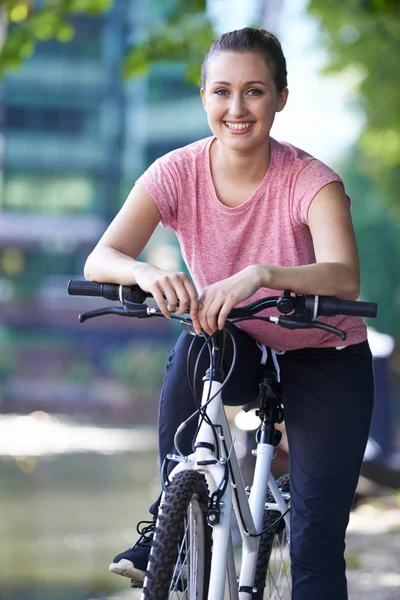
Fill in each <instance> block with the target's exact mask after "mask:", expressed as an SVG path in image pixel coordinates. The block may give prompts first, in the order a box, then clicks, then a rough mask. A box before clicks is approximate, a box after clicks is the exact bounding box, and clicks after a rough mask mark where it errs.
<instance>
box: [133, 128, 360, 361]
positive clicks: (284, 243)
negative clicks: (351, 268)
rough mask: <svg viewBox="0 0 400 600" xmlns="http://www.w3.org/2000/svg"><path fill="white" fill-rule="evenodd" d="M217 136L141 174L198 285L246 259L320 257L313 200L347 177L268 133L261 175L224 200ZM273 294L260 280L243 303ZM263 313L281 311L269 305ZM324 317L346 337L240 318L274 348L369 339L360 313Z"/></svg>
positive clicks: (303, 261)
mask: <svg viewBox="0 0 400 600" xmlns="http://www.w3.org/2000/svg"><path fill="white" fill-rule="evenodd" d="M213 139H214V138H213V137H209V138H205V139H202V140H200V141H198V142H195V143H193V144H189V145H188V146H185V147H183V148H179V149H178V150H174V151H172V152H169V153H168V154H166V155H165V156H163V157H161V158H159V159H158V160H156V161H155V162H154V163H153V164H152V165H151V166H150V167H149V169H148V170H147V171H146V172H145V173H144V174H143V175H142V176H141V177H140V178H139V179H138V180H137V182H136V184H137V185H141V186H142V187H144V188H145V189H146V190H147V191H148V192H149V193H150V195H151V196H152V197H153V198H154V201H155V202H156V204H157V206H158V208H159V211H160V214H161V223H162V225H163V226H164V227H167V226H168V227H171V228H172V229H173V230H174V231H175V233H176V235H177V237H178V240H179V243H180V247H181V251H182V255H183V258H184V260H185V262H186V265H187V267H188V269H189V271H190V274H191V276H192V279H193V281H194V283H195V285H196V288H197V290H198V291H199V292H201V290H202V289H204V288H205V287H206V286H208V285H210V284H212V283H215V282H217V281H221V280H222V279H225V278H227V277H230V276H231V275H233V274H235V273H237V272H238V271H240V270H242V269H244V268H245V267H247V266H248V265H254V264H267V265H277V266H299V265H307V264H310V263H315V255H314V249H313V243H312V239H311V234H310V230H309V228H308V224H307V212H308V208H309V206H310V204H311V202H312V200H313V198H314V196H315V195H316V194H317V192H318V191H319V190H320V189H321V188H322V187H324V186H325V185H327V184H328V183H330V182H332V181H340V182H341V181H342V180H341V179H340V177H339V175H337V174H336V173H334V171H332V170H331V169H330V168H329V167H327V166H326V165H325V164H323V163H322V162H320V161H319V160H316V159H315V158H313V157H312V156H310V155H309V154H307V153H306V152H303V151H302V150H299V149H298V148H295V147H294V146H292V145H290V144H287V143H282V142H277V141H276V140H274V139H272V138H271V140H270V144H271V163H270V166H269V169H268V171H267V173H266V174H265V176H264V178H263V180H262V182H261V183H260V185H259V187H258V188H257V190H256V191H255V192H254V193H253V194H252V195H251V196H250V197H249V198H248V199H247V200H246V201H245V202H244V203H243V204H241V205H240V206H236V207H234V208H230V207H228V206H225V205H224V204H222V203H221V202H220V201H219V199H218V197H217V195H216V192H215V188H214V185H213V181H212V177H211V169H210V154H209V151H210V146H211V142H212V141H213ZM326 226H327V227H329V223H327V225H326ZM268 295H273V296H277V295H279V291H278V292H277V291H276V290H270V289H267V288H261V289H260V290H258V291H257V293H256V294H254V295H253V296H252V297H251V298H249V299H248V300H245V301H244V302H242V303H241V304H248V303H249V302H252V301H253V300H256V299H258V298H262V297H264V296H268ZM266 314H279V313H278V312H277V311H276V310H273V309H271V310H269V311H268V313H266ZM322 320H323V321H324V322H326V323H329V324H330V325H333V326H335V327H339V328H340V329H343V330H344V331H346V332H347V340H346V341H345V342H342V340H341V339H340V338H339V337H337V336H334V335H332V334H330V333H327V332H325V331H320V330H317V329H312V330H287V329H283V328H282V327H279V326H277V325H274V324H272V323H265V322H262V321H244V322H242V323H239V324H238V326H239V327H240V328H241V329H243V330H244V331H247V332H248V333H249V334H250V335H251V336H252V337H253V338H254V339H256V340H257V341H259V342H261V343H263V344H266V345H268V346H270V347H272V348H275V349H277V350H295V349H298V348H309V347H330V346H339V345H342V344H346V345H349V344H356V343H358V342H361V341H364V340H365V339H366V325H365V323H364V321H363V319H361V318H359V317H341V316H338V317H329V318H324V319H322Z"/></svg>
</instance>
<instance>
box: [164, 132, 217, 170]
mask: <svg viewBox="0 0 400 600" xmlns="http://www.w3.org/2000/svg"><path fill="white" fill-rule="evenodd" d="M211 140H212V137H207V138H203V139H201V140H197V141H196V142H192V143H190V144H187V145H186V146H182V147H181V148H177V149H176V150H172V151H171V152H168V153H167V154H164V155H163V156H161V157H160V158H159V159H157V161H156V163H158V164H159V165H160V166H161V165H164V166H165V167H167V168H169V169H171V170H173V171H178V172H179V171H186V170H187V169H193V167H194V166H195V165H196V164H198V163H200V162H202V161H203V159H204V155H205V152H206V149H207V148H208V146H209V144H210V143H211Z"/></svg>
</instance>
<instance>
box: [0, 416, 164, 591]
mask: <svg viewBox="0 0 400 600" xmlns="http://www.w3.org/2000/svg"><path fill="white" fill-rule="evenodd" d="M0 440H1V441H0V481H1V482H2V484H1V489H0V600H100V599H101V600H104V599H106V598H107V600H114V599H115V600H117V598H118V600H122V599H125V598H130V599H131V600H134V599H135V598H137V597H139V596H138V594H136V593H135V592H133V591H131V590H130V589H129V581H128V580H127V579H125V578H122V577H117V576H115V575H112V574H110V573H109V572H108V565H109V563H110V561H111V559H112V558H113V556H114V555H115V554H117V553H118V552H120V551H121V550H124V549H125V548H127V547H128V546H131V545H132V543H133V542H134V541H135V540H136V539H137V537H138V536H137V533H136V523H137V522H138V521H139V520H140V519H147V518H148V512H147V510H148V506H149V503H150V501H151V500H152V499H153V498H155V497H156V496H157V494H158V491H159V480H158V464H157V451H156V431H155V429H151V428H135V429H124V430H118V429H115V428H104V427H93V426H90V427H88V426H82V425H78V424H76V423H71V422H70V421H68V420H65V419H64V420H63V419H61V420H60V419H55V418H53V417H51V416H49V415H47V416H46V415H45V414H43V413H40V414H35V415H33V416H31V417H29V418H28V417H4V416H3V417H0Z"/></svg>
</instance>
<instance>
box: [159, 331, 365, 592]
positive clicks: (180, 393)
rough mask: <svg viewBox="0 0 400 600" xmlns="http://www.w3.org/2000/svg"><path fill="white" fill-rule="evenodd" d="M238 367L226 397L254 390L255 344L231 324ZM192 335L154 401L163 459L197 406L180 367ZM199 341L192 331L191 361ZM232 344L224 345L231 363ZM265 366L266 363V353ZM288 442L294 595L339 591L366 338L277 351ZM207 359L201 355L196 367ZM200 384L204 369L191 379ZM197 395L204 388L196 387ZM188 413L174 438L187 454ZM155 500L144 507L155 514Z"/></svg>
mask: <svg viewBox="0 0 400 600" xmlns="http://www.w3.org/2000/svg"><path fill="white" fill-rule="evenodd" d="M234 335H235V340H236V343H237V366H236V368H235V370H234V372H233V374H232V378H231V379H230V380H229V382H228V383H227V386H226V388H225V390H224V391H223V394H222V396H223V400H224V402H225V403H226V404H230V405H235V406H237V405H243V404H246V403H248V402H249V401H251V400H253V399H255V398H256V396H257V394H258V376H259V373H260V368H261V367H260V359H261V351H260V349H259V347H258V346H257V344H256V342H255V341H254V340H252V339H251V338H250V337H249V336H248V335H247V334H245V333H243V332H242V331H240V330H238V329H237V328H235V329H234ZM192 340H193V338H192V336H190V335H189V334H186V333H183V334H181V336H180V337H179V339H178V342H177V344H176V346H175V348H174V349H173V351H172V353H171V355H170V357H169V361H168V364H167V367H166V375H165V379H164V385H163V388H162V392H161V401H160V410H159V449H160V461H161V463H162V461H163V460H164V457H165V456H166V454H167V453H171V452H174V451H175V449H174V446H173V440H174V434H175V431H176V429H177V427H178V425H179V424H180V423H181V422H183V421H184V420H185V419H186V418H187V417H188V416H189V415H190V414H192V413H193V412H194V410H195V408H196V405H195V402H194V399H193V396H192V393H191V391H190V387H189V384H188V381H187V376H186V359H187V352H188V348H189V345H190V343H191V342H192ZM203 342H204V340H202V339H201V338H197V339H196V340H195V342H194V343H195V347H194V349H193V350H194V352H193V358H194V360H195V359H196V357H197V354H198V352H199V350H200V348H201V346H202V345H203ZM231 354H232V352H231V345H230V344H228V345H227V350H226V363H227V366H228V367H229V364H230V355H231ZM268 360H269V361H270V362H268V365H271V368H273V364H272V360H271V353H269V359H268ZM278 361H279V367H280V376H281V383H282V396H283V404H284V407H285V423H286V431H287V436H288V443H289V449H290V482H291V527H292V530H291V557H292V575H293V595H292V600H322V599H323V600H346V599H347V585H346V577H345V561H344V556H343V555H344V548H345V542H344V540H345V532H346V527H347V524H348V520H349V513H350V509H351V505H352V501H353V496H354V492H355V489H356V486H357V480H358V475H359V472H360V468H361V463H362V459H363V456H364V450H365V446H366V443H367V439H368V432H369V427H370V422H371V415H372V409H373V397H374V381H373V371H372V356H371V352H370V349H369V346H368V342H366V341H365V342H362V343H360V344H356V345H353V346H347V347H346V348H344V349H342V350H337V349H336V348H306V349H302V350H292V351H288V352H286V353H285V354H283V355H279V356H278ZM208 364H209V357H208V352H207V351H206V352H204V353H203V355H202V358H201V359H200V370H199V374H200V375H203V374H204V372H205V370H206V368H207V367H208ZM197 386H198V387H197V389H198V390H199V393H200V390H201V386H202V383H201V376H200V377H199V381H198V382H197ZM200 397H201V393H200ZM197 421H198V420H197V418H196V419H193V420H192V421H191V423H190V424H189V426H188V427H186V429H185V430H184V432H183V433H182V434H181V435H180V438H179V447H180V450H181V451H182V452H184V453H185V454H190V452H191V445H192V439H193V436H194V432H195V429H196V427H197ZM157 504H158V503H155V504H153V506H152V507H151V509H150V512H152V513H153V514H156V512H157Z"/></svg>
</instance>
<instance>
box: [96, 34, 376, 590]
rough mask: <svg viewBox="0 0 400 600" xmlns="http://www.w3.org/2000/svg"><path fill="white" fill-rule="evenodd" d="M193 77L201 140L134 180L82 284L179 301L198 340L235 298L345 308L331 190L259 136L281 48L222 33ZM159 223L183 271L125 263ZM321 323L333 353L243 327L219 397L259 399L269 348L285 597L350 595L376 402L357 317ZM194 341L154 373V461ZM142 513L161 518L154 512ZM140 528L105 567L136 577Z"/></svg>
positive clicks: (345, 251)
mask: <svg viewBox="0 0 400 600" xmlns="http://www.w3.org/2000/svg"><path fill="white" fill-rule="evenodd" d="M202 75H203V81H202V89H201V98H202V102H203V106H204V109H205V110H206V112H207V117H208V122H209V125H210V128H211V130H212V132H213V136H212V137H209V138H207V139H203V140H200V141H198V142H195V143H193V144H190V145H189V146H186V147H184V148H180V149H178V150H175V151H173V152H170V153H169V154H167V155H165V156H163V157H161V158H160V159H158V160H157V161H156V162H155V163H154V164H153V165H152V166H150V168H149V169H148V170H147V171H146V172H145V173H144V174H143V175H142V176H141V177H140V178H139V179H138V181H137V182H136V185H135V187H134V188H133V190H132V192H131V193H130V195H129V197H128V199H127V201H126V203H125V205H124V206H123V207H122V209H121V211H120V212H119V214H118V215H117V216H116V218H115V220H114V221H113V222H112V223H111V225H110V226H109V228H108V230H107V231H106V232H105V234H104V236H103V237H102V239H101V240H100V241H99V243H98V245H97V246H96V248H95V249H94V251H93V252H92V254H91V255H90V256H89V257H88V260H87V263H86V266H85V276H86V278H87V279H90V280H94V281H100V282H105V281H107V282H114V283H118V284H125V285H132V284H134V283H138V284H139V285H140V287H142V288H143V289H144V290H146V291H148V292H151V293H152V294H153V296H154V297H155V299H156V301H157V303H158V305H159V307H160V309H161V310H162V312H163V313H164V315H165V316H167V317H168V316H170V313H171V312H172V311H176V312H177V313H178V314H183V313H185V312H186V311H187V310H188V309H189V307H190V315H191V317H192V319H193V322H194V324H195V328H196V331H197V333H199V334H200V333H201V330H204V331H205V332H207V333H208V334H212V333H213V332H214V331H215V330H216V329H217V328H222V327H223V325H224V323H225V320H226V317H227V315H228V313H229V311H230V310H231V308H233V307H234V306H236V305H237V304H239V303H241V302H244V303H247V302H249V301H252V300H255V299H256V298H257V297H262V296H266V295H268V294H269V293H270V294H271V295H276V293H277V292H276V290H279V291H282V290H284V289H290V290H292V291H294V292H296V293H299V294H320V295H335V296H339V297H340V298H344V299H352V300H354V299H356V298H357V297H358V294H359V286H360V273H359V260H358V253H357V245H356V240H355V237H354V231H353V226H352V221H351V216H350V210H349V198H348V196H347V195H346V193H345V190H344V186H343V182H342V181H341V179H340V177H339V176H338V175H337V174H336V173H334V172H333V171H332V170H331V169H330V168H329V167H327V166H326V165H324V164H323V163H321V162H320V161H318V160H316V159H315V158H313V157H311V156H310V155H308V154H307V153H305V152H303V151H301V150H299V149H298V148H295V147H294V146H292V145H290V144H287V143H282V142H278V141H276V140H274V139H273V138H271V137H270V130H271V127H272V124H273V122H274V118H275V114H276V113H277V112H280V111H281V110H282V109H283V108H284V107H285V104H286V101H287V97H288V89H287V81H286V62H285V58H284V56H283V53H282V49H281V46H280V43H279V41H278V40H277V39H276V38H275V36H273V35H272V34H270V33H268V32H267V31H264V30H260V29H252V28H245V29H242V30H239V31H233V32H230V33H226V34H224V35H222V36H221V37H220V38H219V39H218V40H217V41H216V42H215V43H214V44H213V46H212V47H211V49H210V51H209V53H208V55H207V56H206V58H205V61H204V64H203V70H202ZM178 126H179V119H178V115H177V127H178ZM160 221H161V223H162V225H163V226H165V227H166V226H169V227H172V229H173V230H174V231H175V232H176V235H177V237H178V240H179V242H180V246H181V250H182V255H183V257H184V260H185V262H186V265H187V267H188V269H189V272H190V274H191V278H190V277H188V276H187V275H186V274H185V273H175V272H167V271H163V270H161V269H159V268H157V267H155V266H153V265H150V264H146V263H144V262H140V261H138V260H136V259H137V256H138V255H139V254H140V253H141V251H142V250H143V248H144V247H145V245H146V244H147V242H148V240H149V238H150V236H151V234H152V233H153V231H154V229H155V228H156V226H157V225H158V223H159V222H160ZM327 321H329V322H330V323H331V324H333V325H336V326H337V327H340V328H341V329H344V330H345V331H346V332H347V340H346V346H345V347H343V346H341V347H340V346H339V347H338V338H336V337H334V336H332V335H331V334H328V333H326V332H321V331H319V330H297V331H288V330H284V329H281V328H279V327H276V326H275V325H272V324H269V323H264V322H260V321H250V322H242V323H240V324H239V325H238V327H237V328H236V333H235V336H236V340H237V345H238V360H239V361H241V367H242V368H241V369H240V372H235V373H234V374H233V376H232V379H231V380H230V382H229V384H228V386H227V388H226V397H227V398H228V397H229V402H230V403H231V404H235V403H236V404H238V405H239V404H243V403H244V402H243V399H246V401H248V399H249V398H251V397H253V396H255V395H256V393H257V389H256V384H257V373H258V369H259V364H260V360H261V349H260V348H261V345H265V346H267V347H269V348H273V349H275V350H277V351H279V353H278V360H279V368H280V376H281V381H282V393H283V401H284V405H285V420H286V429H287V436H288V441H289V448H290V455H291V462H290V475H291V492H292V503H291V519H292V541H291V553H292V575H293V600H321V598H324V600H345V599H346V598H347V586H346V577H345V561H344V556H343V554H344V547H345V543H344V540H345V531H346V527H347V523H348V518H349V512H350V508H351V504H352V500H353V495H354V491H355V488H356V484H357V480H358V475H359V471H360V467H361V461H362V458H363V454H364V449H365V446H366V442H367V437H368V431H369V425H370V419H371V412H372V405H373V376H372V361H371V354H370V350H369V347H368V343H367V341H366V327H365V324H364V322H363V320H362V319H360V318H353V317H332V318H330V319H327ZM239 328H240V329H239ZM191 340H192V338H191V336H189V335H188V334H186V333H182V335H181V336H180V337H179V339H178V341H177V344H176V346H175V348H174V349H173V351H172V353H171V355H170V358H169V362H168V364H167V368H166V376H165V381H164V385H163V389H162V393H161V402H160V413H159V442H160V460H161V461H162V460H163V459H164V457H165V455H166V454H167V453H169V452H174V447H173V436H174V433H175V431H176V428H177V426H178V425H179V424H180V423H181V422H182V421H183V420H185V419H186V418H187V417H188V416H189V415H190V414H192V412H193V411H194V410H195V404H194V400H193V398H192V394H191V391H190V387H189V385H188V381H187V377H186V356H187V350H188V347H189V344H190V342H191ZM201 345H202V338H201V337H198V338H197V347H198V348H200V347H201ZM203 355H205V353H203ZM205 360H206V358H205ZM238 371H239V370H238ZM244 374H245V375H244ZM195 427H196V424H195V423H194V420H193V421H192V426H191V427H187V428H186V429H185V430H184V434H183V436H184V439H182V440H181V449H182V451H183V452H187V453H190V448H191V441H192V437H193V434H194V430H195ZM150 512H151V513H152V514H153V515H156V514H157V503H155V504H154V505H153V506H152V507H151V509H150ZM141 533H142V536H141V538H140V540H139V541H138V542H137V543H136V544H135V546H134V547H133V548H131V549H130V550H127V551H125V552H123V553H121V554H120V555H118V556H116V557H115V559H114V561H113V563H112V564H111V566H110V570H111V571H113V572H115V573H119V574H122V575H126V576H128V577H131V578H134V579H143V577H144V571H145V569H146V563H147V557H148V553H149V541H151V534H152V524H151V523H150V524H149V526H148V527H146V528H145V529H144V530H143V531H142V532H141Z"/></svg>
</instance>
